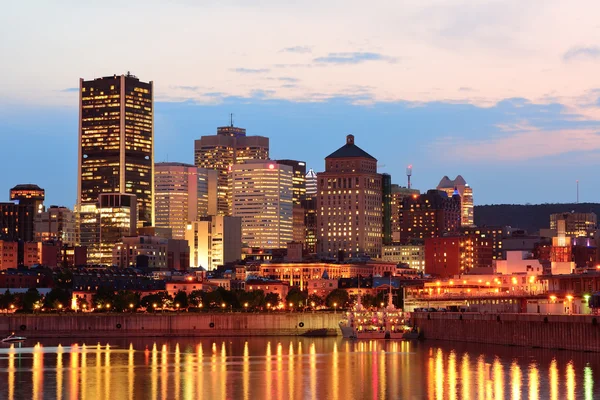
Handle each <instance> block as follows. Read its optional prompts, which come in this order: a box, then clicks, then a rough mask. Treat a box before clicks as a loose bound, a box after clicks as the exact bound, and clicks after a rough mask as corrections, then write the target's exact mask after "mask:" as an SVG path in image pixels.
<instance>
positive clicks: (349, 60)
mask: <svg viewBox="0 0 600 400" xmlns="http://www.w3.org/2000/svg"><path fill="white" fill-rule="evenodd" d="M313 61H314V62H317V63H325V64H360V63H363V62H366V61H385V62H390V63H394V62H396V59H395V58H393V57H388V56H384V55H383V54H380V53H368V52H367V53H363V52H352V53H329V54H328V55H326V56H324V57H317V58H315V59H314V60H313Z"/></svg>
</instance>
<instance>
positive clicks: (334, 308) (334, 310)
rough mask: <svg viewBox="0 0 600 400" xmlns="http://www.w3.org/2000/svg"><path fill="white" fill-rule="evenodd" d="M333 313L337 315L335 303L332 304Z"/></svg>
mask: <svg viewBox="0 0 600 400" xmlns="http://www.w3.org/2000/svg"><path fill="white" fill-rule="evenodd" d="M333 313H334V314H337V303H333Z"/></svg>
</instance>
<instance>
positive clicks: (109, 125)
mask: <svg viewBox="0 0 600 400" xmlns="http://www.w3.org/2000/svg"><path fill="white" fill-rule="evenodd" d="M153 96H154V94H153V83H152V82H148V83H146V82H142V81H140V80H139V79H138V78H136V77H135V76H133V75H130V74H129V73H128V74H127V75H120V76H118V75H113V76H108V77H103V78H97V79H93V80H89V81H85V80H83V79H81V80H80V84H79V176H78V182H77V192H78V196H77V210H76V211H77V212H78V213H82V215H81V216H79V217H78V223H79V224H80V226H79V229H80V231H81V233H80V240H81V243H82V244H83V245H87V244H88V242H92V243H93V241H94V240H95V239H94V238H93V232H94V230H95V229H96V228H95V227H94V225H97V222H98V221H97V220H96V218H94V215H95V214H96V210H94V208H95V207H96V205H97V203H98V199H99V196H100V195H101V194H103V193H124V194H130V195H135V196H136V199H137V207H136V209H137V212H138V215H137V217H136V220H137V224H138V225H139V226H140V227H141V226H151V225H153V224H154V193H153V190H154V182H153V179H154V171H153V168H154V104H153V103H154V99H153ZM88 223H89V224H91V225H92V226H89V227H88V226H86V224H88Z"/></svg>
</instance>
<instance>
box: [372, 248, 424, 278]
mask: <svg viewBox="0 0 600 400" xmlns="http://www.w3.org/2000/svg"><path fill="white" fill-rule="evenodd" d="M381 253H382V255H381V260H382V261H385V262H394V263H398V264H406V265H408V267H409V268H411V269H414V270H416V271H420V272H425V245H424V244H422V243H420V244H419V242H415V243H408V244H389V245H383V247H382V250H381Z"/></svg>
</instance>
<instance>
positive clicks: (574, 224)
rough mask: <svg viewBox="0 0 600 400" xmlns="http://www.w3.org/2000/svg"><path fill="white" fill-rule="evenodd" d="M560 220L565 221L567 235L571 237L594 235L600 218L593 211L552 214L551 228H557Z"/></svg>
mask: <svg viewBox="0 0 600 400" xmlns="http://www.w3.org/2000/svg"><path fill="white" fill-rule="evenodd" d="M559 221H564V222H565V235H567V236H570V237H580V236H593V235H594V233H595V232H596V228H597V226H598V218H597V216H596V214H595V213H593V212H590V213H576V212H570V213H556V214H550V229H554V230H556V229H557V228H558V223H559Z"/></svg>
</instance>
